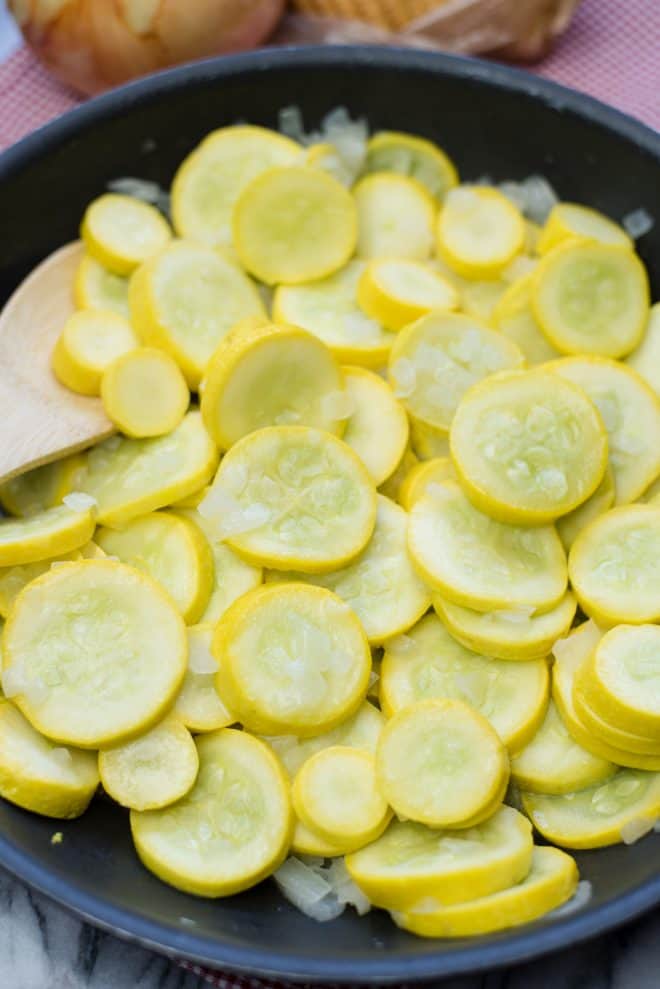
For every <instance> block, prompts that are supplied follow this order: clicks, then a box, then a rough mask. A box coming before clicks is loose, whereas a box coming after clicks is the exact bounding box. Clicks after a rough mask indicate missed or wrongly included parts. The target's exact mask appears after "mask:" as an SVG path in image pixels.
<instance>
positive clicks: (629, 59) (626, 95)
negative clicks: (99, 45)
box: [0, 0, 660, 989]
mask: <svg viewBox="0 0 660 989" xmlns="http://www.w3.org/2000/svg"><path fill="white" fill-rule="evenodd" d="M523 2H524V0H523ZM659 52H660V0H583V4H582V6H581V7H580V8H579V10H578V13H577V15H576V18H575V21H574V22H573V25H572V26H571V28H570V30H569V32H568V34H567V35H566V36H565V37H564V38H563V39H562V41H561V43H560V44H559V45H558V47H557V49H556V51H555V52H554V53H553V54H552V55H551V56H550V57H549V58H547V59H546V60H545V61H544V62H543V63H542V64H541V65H540V66H539V67H538V68H537V71H538V72H539V74H540V75H542V76H546V77H547V78H549V79H554V80H556V81H557V82H561V83H563V84H564V85H566V86H572V87H573V88H574V89H579V90H582V92H585V93H589V94H591V95H592V96H596V97H598V99H601V100H603V101H604V102H605V103H611V104H612V105H613V106H616V107H618V108H619V109H620V110H624V111H626V112H627V113H629V114H632V115H633V116H635V117H638V118H639V119H640V120H643V121H644V122H645V123H647V124H650V125H651V126H652V127H655V128H657V129H659V130H660V56H659V54H658V53H659ZM77 102H78V98H77V97H76V95H75V93H72V92H71V91H70V90H68V89H66V88H65V87H64V86H61V85H59V84H58V83H57V82H55V81H54V80H53V79H52V78H51V77H50V76H49V75H48V74H47V73H46V72H45V71H44V70H43V69H42V68H41V66H40V65H39V62H38V61H37V60H36V58H35V57H34V56H33V55H32V54H31V53H30V52H28V50H27V49H26V48H20V49H19V50H18V51H17V52H15V54H14V55H12V56H11V57H10V58H9V59H8V60H7V61H6V62H5V63H4V64H2V65H0V148H3V147H6V146H8V145H9V144H13V142H14V141H17V140H18V139H19V138H20V137H22V136H23V135H24V134H27V133H29V132H30V131H32V130H34V129H35V128H36V127H39V126H40V125H41V124H44V123H46V121H48V120H51V119H52V118H53V117H57V116H58V115H59V114H61V113H63V112H64V111H65V110H68V109H70V108H71V107H72V106H75V105H76V103H77ZM181 965H182V967H183V968H186V969H188V971H190V972H193V973H194V974H196V975H198V976H201V977H202V978H204V979H205V980H206V981H207V982H208V983H209V985H211V986H215V987H216V989H286V984H285V983H277V982H272V981H270V980H268V979H266V980H262V979H256V978H250V977H247V976H243V977H241V976H234V975H228V974H222V973H220V972H209V971H207V970H206V969H203V968H201V967H200V966H198V965H193V964H192V963H189V962H182V963H181ZM291 989H294V987H291ZM297 989H301V987H299V986H298V987H297Z"/></svg>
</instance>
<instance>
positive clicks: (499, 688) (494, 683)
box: [380, 615, 550, 752]
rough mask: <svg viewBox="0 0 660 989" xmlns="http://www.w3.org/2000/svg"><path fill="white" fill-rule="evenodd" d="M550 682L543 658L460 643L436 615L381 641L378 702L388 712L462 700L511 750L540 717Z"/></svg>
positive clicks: (532, 730)
mask: <svg viewBox="0 0 660 989" xmlns="http://www.w3.org/2000/svg"><path fill="white" fill-rule="evenodd" d="M549 686H550V680H549V675H548V665H547V663H546V662H545V660H544V659H533V660H529V661H527V662H521V663H508V662H503V661H500V660H497V659H491V658H490V656H489V655H487V654H486V655H483V654H479V653H476V652H473V651H472V650H471V649H467V648H465V647H464V646H462V645H461V644H460V643H459V642H457V641H456V640H455V639H453V638H452V636H451V635H450V634H449V632H448V631H447V630H446V629H445V628H444V627H443V625H442V624H441V622H440V621H438V619H437V618H436V617H435V615H426V617H425V618H422V620H421V621H420V622H418V624H417V625H416V626H415V627H414V628H412V629H411V630H410V631H409V632H407V633H406V635H403V636H400V637H398V638H396V639H392V640H391V641H390V642H388V643H387V644H386V646H385V655H384V656H383V662H382V665H381V670H380V704H381V708H382V711H383V713H384V714H385V715H386V717H391V716H392V715H394V714H396V713H397V712H398V711H402V710H404V709H405V708H407V707H409V706H410V705H411V704H416V703H418V702H419V701H423V700H428V699H432V698H435V699H438V698H448V699H451V700H458V701H463V702H464V703H465V704H469V705H470V706H471V707H473V708H474V709H475V710H476V711H478V712H479V713H480V714H481V715H483V717H484V718H486V719H487V720H488V721H489V722H490V724H491V725H492V727H493V728H494V729H495V731H496V732H497V734H498V735H499V736H500V738H501V740H502V742H503V743H504V745H506V747H507V748H508V749H509V751H510V752H518V751H519V750H520V749H522V748H523V747H524V746H525V745H527V743H528V742H529V741H530V740H531V739H532V738H533V736H534V734H535V733H536V731H537V729H538V727H539V725H540V724H541V722H542V720H543V717H544V715H545V711H546V706H547V703H548V695H549Z"/></svg>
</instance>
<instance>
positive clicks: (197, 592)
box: [96, 512, 214, 625]
mask: <svg viewBox="0 0 660 989" xmlns="http://www.w3.org/2000/svg"><path fill="white" fill-rule="evenodd" d="M96 541H97V542H98V544H99V546H100V547H101V549H102V550H104V551H105V552H106V553H107V554H108V555H109V556H116V557H117V558H118V559H119V560H121V562H122V563H127V564H128V565H129V566H131V567H135V568H136V569H137V570H141V571H142V573H146V574H147V575H148V576H149V577H152V578H153V580H155V581H156V582H157V583H158V584H160V585H161V587H163V588H164V589H165V590H166V591H167V592H168V594H169V595H170V597H171V598H172V600H173V601H174V603H175V605H176V606H177V608H178V609H179V611H180V612H181V614H182V616H183V619H184V621H185V622H187V623H188V624H189V625H194V624H195V622H197V621H199V620H200V618H201V616H202V615H203V614H204V611H205V609H206V606H207V604H208V601H209V597H210V595H211V590H212V588H213V582H214V573H213V555H212V553H211V547H210V546H209V544H208V542H207V540H206V538H205V537H204V535H203V533H202V532H201V531H200V529H199V528H198V527H197V526H196V525H195V524H194V523H193V522H191V521H190V520H189V519H186V518H182V517H180V516H177V515H174V514H172V513H170V512H153V513H151V514H149V515H140V516H138V518H135V519H133V520H132V521H131V522H129V523H128V524H127V525H126V526H125V527H124V528H122V529H105V528H100V529H99V530H98V531H97V533H96Z"/></svg>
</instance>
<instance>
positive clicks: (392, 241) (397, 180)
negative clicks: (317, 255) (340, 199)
mask: <svg viewBox="0 0 660 989" xmlns="http://www.w3.org/2000/svg"><path fill="white" fill-rule="evenodd" d="M353 194H354V196H355V204H356V207H357V216H358V229H359V233H358V239H357V254H358V257H360V258H365V259H370V258H407V259H409V260H417V261H424V260H426V259H427V258H428V257H430V255H431V251H432V249H433V225H434V222H435V215H436V204H435V202H434V200H433V197H432V196H431V195H429V193H428V192H427V190H426V188H425V187H424V186H423V185H422V184H421V183H420V182H418V181H417V180H416V179H411V178H408V177H407V176H404V175H397V174H396V173H395V172H377V173H374V174H373V175H367V176H366V177H365V178H363V179H360V181H359V182H358V183H357V185H356V186H355V188H354V190H353Z"/></svg>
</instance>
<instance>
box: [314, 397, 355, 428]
mask: <svg viewBox="0 0 660 989" xmlns="http://www.w3.org/2000/svg"><path fill="white" fill-rule="evenodd" d="M321 412H322V413H323V415H324V416H327V418H328V419H333V420H335V421H336V422H341V421H342V420H344V419H350V417H351V416H352V415H353V413H354V412H355V403H354V402H353V399H352V398H351V396H350V395H349V394H348V392H345V391H331V392H329V394H327V395H324V396H323V398H322V399H321Z"/></svg>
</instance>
